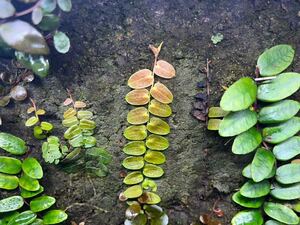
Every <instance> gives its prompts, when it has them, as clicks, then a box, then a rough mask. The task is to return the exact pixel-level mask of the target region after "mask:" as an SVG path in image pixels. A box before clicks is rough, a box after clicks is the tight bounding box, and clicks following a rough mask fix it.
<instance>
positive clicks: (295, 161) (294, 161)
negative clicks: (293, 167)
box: [291, 159, 300, 163]
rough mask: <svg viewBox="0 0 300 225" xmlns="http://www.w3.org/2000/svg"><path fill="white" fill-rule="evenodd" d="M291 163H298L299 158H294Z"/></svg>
mask: <svg viewBox="0 0 300 225" xmlns="http://www.w3.org/2000/svg"><path fill="white" fill-rule="evenodd" d="M291 163H300V159H294V160H292V162H291Z"/></svg>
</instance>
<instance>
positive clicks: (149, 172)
mask: <svg viewBox="0 0 300 225" xmlns="http://www.w3.org/2000/svg"><path fill="white" fill-rule="evenodd" d="M143 174H144V175H145V176H146V177H149V178H159V177H161V176H162V175H164V170H163V169H162V168H161V167H159V166H156V165H153V164H146V165H145V167H144V169H143Z"/></svg>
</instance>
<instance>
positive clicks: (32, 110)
mask: <svg viewBox="0 0 300 225" xmlns="http://www.w3.org/2000/svg"><path fill="white" fill-rule="evenodd" d="M34 110H35V109H34V107H29V108H28V109H27V113H28V114H30V113H32V112H34Z"/></svg>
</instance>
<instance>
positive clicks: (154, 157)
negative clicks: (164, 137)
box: [144, 150, 166, 165]
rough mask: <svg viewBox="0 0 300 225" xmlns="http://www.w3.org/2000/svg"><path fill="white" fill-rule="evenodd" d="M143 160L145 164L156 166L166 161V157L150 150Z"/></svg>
mask: <svg viewBox="0 0 300 225" xmlns="http://www.w3.org/2000/svg"><path fill="white" fill-rule="evenodd" d="M144 159H145V161H146V162H148V163H152V164H156V165H159V164H163V163H165V161H166V157H165V155H164V154H162V153H161V152H158V151H151V150H148V151H147V152H146V154H145V156H144Z"/></svg>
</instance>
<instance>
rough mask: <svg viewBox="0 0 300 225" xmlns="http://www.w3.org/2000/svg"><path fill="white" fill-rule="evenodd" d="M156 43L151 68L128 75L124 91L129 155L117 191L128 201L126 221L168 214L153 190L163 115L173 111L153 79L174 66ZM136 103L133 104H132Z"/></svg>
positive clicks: (162, 221)
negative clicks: (120, 189) (123, 187)
mask: <svg viewBox="0 0 300 225" xmlns="http://www.w3.org/2000/svg"><path fill="white" fill-rule="evenodd" d="M161 47H162V44H161V45H160V46H159V47H157V48H156V47H154V46H152V45H150V49H151V50H152V53H153V54H154V63H153V70H152V71H151V70H149V69H142V70H139V71H137V72H136V73H134V74H133V75H131V76H130V78H129V80H128V86H129V87H130V88H132V89H133V90H132V91H130V92H129V93H128V94H127V95H126V101H127V103H128V104H130V105H131V106H133V107H132V108H131V110H130V111H129V112H128V115H127V122H128V124H129V126H128V127H127V128H126V129H125V131H124V137H125V138H126V139H127V140H128V141H129V142H128V143H127V144H126V145H125V146H124V148H123V152H124V153H125V154H126V155H128V156H127V157H126V158H125V159H124V160H123V162H122V165H123V166H124V167H125V168H126V169H128V170H129V173H128V174H127V175H126V176H125V178H124V181H123V182H124V184H126V185H128V186H129V187H128V188H127V189H126V190H125V191H124V192H122V193H121V194H120V196H119V198H120V200H121V201H127V204H128V205H129V207H128V209H127V210H126V221H125V225H134V224H139V225H146V224H152V225H154V224H156V225H166V224H168V221H169V219H168V216H167V215H166V214H165V213H164V211H163V209H162V208H161V207H159V206H158V205H157V204H158V203H159V202H160V201H161V198H160V196H159V195H158V194H156V193H155V192H156V191H157V184H156V182H155V179H158V178H160V177H161V176H163V174H164V170H163V168H161V167H160V165H161V164H163V163H165V161H166V157H165V155H164V154H163V151H165V150H166V149H168V147H169V141H168V139H167V138H166V137H165V136H166V135H168V134H169V133H170V126H169V124H168V123H167V121H166V120H165V118H167V117H169V116H171V115H172V109H171V107H170V106H169V105H168V104H170V103H171V102H172V101H173V94H172V93H171V91H170V90H169V89H168V88H167V87H166V86H165V85H164V84H163V83H161V82H158V81H156V82H155V75H157V76H158V77H160V78H165V79H171V78H173V77H174V76H175V69H174V67H173V66H172V65H171V64H169V63H168V62H166V61H164V60H158V56H159V52H160V50H161ZM135 106H136V107H135Z"/></svg>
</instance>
